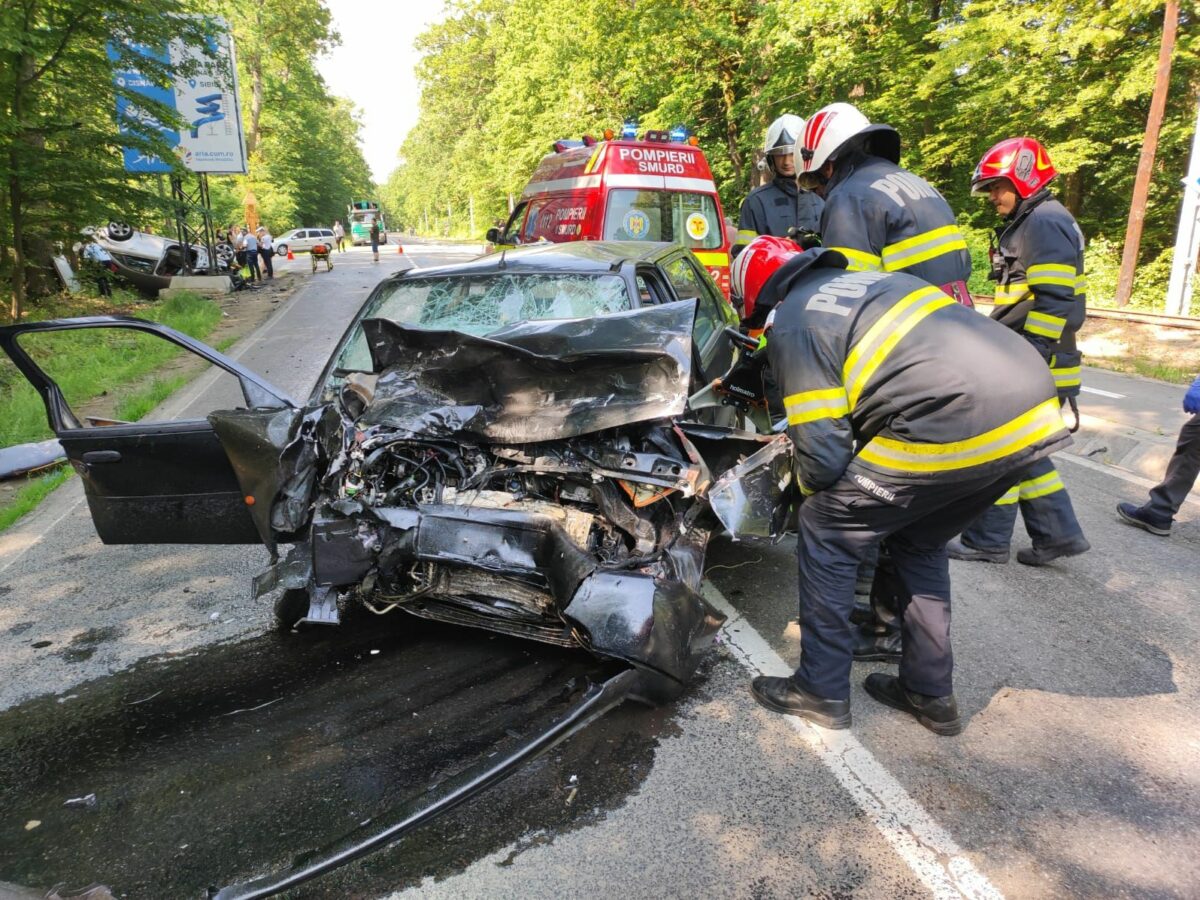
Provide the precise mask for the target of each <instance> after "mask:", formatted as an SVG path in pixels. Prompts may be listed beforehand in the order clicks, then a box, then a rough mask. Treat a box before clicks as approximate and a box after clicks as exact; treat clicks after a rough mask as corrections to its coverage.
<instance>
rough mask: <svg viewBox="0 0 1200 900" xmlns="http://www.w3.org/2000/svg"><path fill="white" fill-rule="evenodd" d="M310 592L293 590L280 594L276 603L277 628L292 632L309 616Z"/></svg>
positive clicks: (302, 589)
mask: <svg viewBox="0 0 1200 900" xmlns="http://www.w3.org/2000/svg"><path fill="white" fill-rule="evenodd" d="M308 606H309V603H308V591H306V590H305V589H304V588H293V589H292V590H288V591H284V592H283V593H282V594H280V596H279V599H278V600H276V601H275V627H276V628H278V629H279V630H280V631H291V630H292V629H293V628H295V627H296V625H297V624H298V623H299V621H300V620H301V619H303V618H304V617H305V616H306V615H307V614H308Z"/></svg>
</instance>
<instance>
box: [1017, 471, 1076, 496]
mask: <svg viewBox="0 0 1200 900" xmlns="http://www.w3.org/2000/svg"><path fill="white" fill-rule="evenodd" d="M1019 488H1020V491H1019V497H1020V499H1021V500H1036V499H1037V498H1038V497H1045V496H1046V495H1047V494H1053V493H1054V492H1055V491H1063V490H1066V485H1064V484H1063V483H1062V476H1061V475H1059V474H1058V472H1057V471H1055V472H1047V473H1046V474H1045V475H1039V476H1038V477H1037V478H1033V479H1031V480H1029V481H1022V482H1021V484H1020V485H1019Z"/></svg>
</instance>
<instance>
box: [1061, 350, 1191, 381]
mask: <svg viewBox="0 0 1200 900" xmlns="http://www.w3.org/2000/svg"><path fill="white" fill-rule="evenodd" d="M1083 361H1084V363H1086V364H1087V365H1089V366H1095V367H1096V368H1097V369H1107V370H1108V371H1110V372H1120V373H1122V374H1125V375H1141V376H1143V377H1145V378H1155V379H1157V380H1159V381H1169V382H1170V383H1171V384H1191V383H1192V381H1193V380H1194V379H1195V377H1196V372H1195V370H1194V369H1188V368H1180V367H1179V366H1172V365H1169V364H1167V363H1162V362H1159V361H1158V360H1154V359H1146V358H1144V357H1141V356H1126V357H1118V358H1110V359H1106V358H1104V357H1096V356H1085V357H1084V358H1083Z"/></svg>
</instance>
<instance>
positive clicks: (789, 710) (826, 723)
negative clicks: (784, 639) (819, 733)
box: [750, 675, 850, 728]
mask: <svg viewBox="0 0 1200 900" xmlns="http://www.w3.org/2000/svg"><path fill="white" fill-rule="evenodd" d="M750 693H752V694H753V695H754V699H755V700H757V701H758V702H759V703H760V704H762V705H763V706H765V707H766V708H767V709H769V710H771V711H772V712H777V713H785V714H786V715H789V716H799V717H800V718H802V719H808V720H809V721H810V722H815V723H816V724H818V725H820V726H822V727H824V728H849V727H850V701H849V700H826V699H825V698H823V697H818V696H817V695H816V694H810V693H809V692H808V691H806V690H804V689H802V688H799V687H797V686H796V682H794V681H793V680H792V679H791V678H775V677H771V676H769V675H759V676H758V677H757V678H755V679H754V680H753V681H751V682H750Z"/></svg>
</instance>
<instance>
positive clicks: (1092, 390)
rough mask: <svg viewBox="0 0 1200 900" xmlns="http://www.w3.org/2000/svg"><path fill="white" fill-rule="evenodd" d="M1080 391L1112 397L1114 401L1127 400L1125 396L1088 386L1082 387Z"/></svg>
mask: <svg viewBox="0 0 1200 900" xmlns="http://www.w3.org/2000/svg"><path fill="white" fill-rule="evenodd" d="M1080 390H1081V391H1084V392H1086V393H1088V394H1099V395H1100V396H1101V397H1112V398H1113V399H1114V400H1124V399H1125V395H1124V394H1114V393H1113V392H1112V391H1102V390H1100V388H1094V387H1088V386H1087V385H1084V386H1083V387H1081V388H1080Z"/></svg>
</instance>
